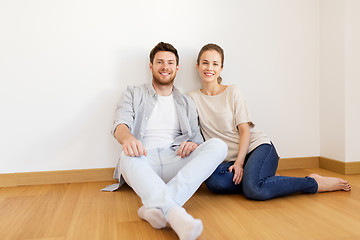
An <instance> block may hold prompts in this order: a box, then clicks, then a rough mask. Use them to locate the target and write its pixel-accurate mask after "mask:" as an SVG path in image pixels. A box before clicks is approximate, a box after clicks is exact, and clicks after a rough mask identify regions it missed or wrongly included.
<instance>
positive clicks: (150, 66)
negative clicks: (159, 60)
mask: <svg viewBox="0 0 360 240" xmlns="http://www.w3.org/2000/svg"><path fill="white" fill-rule="evenodd" d="M149 68H150V71H152V63H149Z"/></svg>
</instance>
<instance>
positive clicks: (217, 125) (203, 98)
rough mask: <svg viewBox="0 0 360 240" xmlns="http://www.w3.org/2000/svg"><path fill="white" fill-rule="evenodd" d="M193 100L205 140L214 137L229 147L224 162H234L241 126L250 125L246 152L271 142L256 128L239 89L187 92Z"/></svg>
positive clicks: (234, 87)
mask: <svg viewBox="0 0 360 240" xmlns="http://www.w3.org/2000/svg"><path fill="white" fill-rule="evenodd" d="M189 96H190V97H191V98H192V99H193V100H194V102H195V104H196V107H197V110H198V113H199V118H200V129H201V131H202V134H203V136H204V138H205V140H208V139H210V138H213V137H216V138H220V139H221V140H223V141H224V142H226V144H227V145H228V148H229V150H228V155H227V157H226V159H225V161H235V160H236V157H237V154H238V148H239V138H240V135H239V131H238V129H237V126H238V125H239V124H241V123H246V122H247V123H250V126H251V128H250V146H249V149H248V153H249V152H251V151H252V150H254V149H255V148H256V147H257V146H259V145H260V144H263V143H268V144H270V143H271V142H270V139H269V137H268V136H267V135H265V134H264V133H263V132H261V131H258V130H256V129H255V127H254V125H253V123H252V120H251V116H250V114H249V111H248V108H247V104H246V100H245V98H244V96H243V95H242V93H241V91H240V89H239V88H238V87H236V86H235V85H229V86H228V87H227V88H226V89H225V91H224V92H222V93H220V94H218V95H215V96H208V95H205V94H203V93H202V92H201V91H200V90H196V91H193V92H190V93H189Z"/></svg>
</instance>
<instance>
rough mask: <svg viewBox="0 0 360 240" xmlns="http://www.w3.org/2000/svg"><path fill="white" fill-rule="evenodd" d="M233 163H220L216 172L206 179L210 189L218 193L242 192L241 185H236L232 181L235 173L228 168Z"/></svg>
mask: <svg viewBox="0 0 360 240" xmlns="http://www.w3.org/2000/svg"><path fill="white" fill-rule="evenodd" d="M232 164H233V162H226V163H222V164H220V165H219V166H218V167H217V168H216V170H215V171H214V173H213V174H212V175H211V176H210V177H209V178H208V179H207V180H206V181H205V185H206V187H207V188H208V189H209V190H210V191H212V192H214V193H218V194H226V193H239V192H241V187H240V185H235V184H234V183H233V181H232V179H233V176H234V175H233V173H231V172H229V171H228V168H229V167H230V166H231V165H232Z"/></svg>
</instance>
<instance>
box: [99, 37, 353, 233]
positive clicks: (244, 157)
mask: <svg viewBox="0 0 360 240" xmlns="http://www.w3.org/2000/svg"><path fill="white" fill-rule="evenodd" d="M223 62H224V52H223V49H222V48H221V47H219V46H218V45H216V44H207V45H205V46H204V47H203V48H202V49H201V50H200V52H199V54H198V58H197V64H196V67H197V70H198V72H199V75H200V79H201V83H202V89H199V90H196V91H193V92H191V93H189V96H190V97H189V96H186V95H184V94H182V93H181V92H180V91H179V90H178V89H177V88H175V86H174V79H175V76H176V73H177V71H178V70H179V56H178V53H177V50H176V49H175V48H174V47H173V46H172V45H171V44H168V43H163V42H160V43H159V44H157V45H156V46H155V47H154V48H153V49H152V51H151V52H150V63H149V66H150V70H151V72H152V76H153V79H152V83H151V84H145V85H142V86H137V87H128V88H127V89H126V90H125V92H124V93H123V95H122V99H121V102H120V103H119V105H118V108H117V110H116V116H115V121H114V128H113V132H112V133H113V135H114V137H115V138H116V139H117V140H118V141H119V143H120V144H121V145H122V148H123V151H122V153H121V157H120V161H119V164H118V166H117V167H116V170H115V173H114V176H115V178H116V179H117V180H119V183H118V184H115V185H111V186H109V187H107V188H105V189H104V190H108V191H112V190H116V189H118V188H119V187H120V186H121V185H122V184H123V183H124V181H125V182H126V183H127V184H128V185H129V186H130V187H131V188H132V189H133V190H134V191H135V192H136V194H137V195H138V196H139V197H140V198H141V200H142V203H143V206H142V207H140V208H139V210H138V215H139V216H140V218H142V219H144V220H146V221H148V222H149V223H150V224H151V226H152V227H154V228H156V229H161V228H164V227H166V225H167V224H168V223H169V224H170V226H171V227H172V228H173V229H174V231H175V232H176V233H177V235H178V236H179V238H180V239H181V240H190V239H196V238H198V237H199V236H200V234H201V232H202V230H203V225H202V222H201V220H199V219H195V218H193V217H192V216H191V215H190V214H188V213H187V212H186V211H185V209H184V208H183V207H182V206H183V205H184V204H185V202H186V201H187V200H189V198H190V197H191V196H192V195H193V194H194V193H195V191H196V190H197V189H198V188H199V186H200V185H201V184H202V183H203V182H204V181H205V184H206V186H207V188H208V189H209V190H211V191H212V192H214V193H243V194H244V195H245V196H246V197H247V198H249V199H254V200H267V199H271V198H275V197H280V196H285V195H289V194H293V193H298V192H302V193H317V192H325V191H336V190H344V191H350V185H349V183H348V182H347V181H345V180H343V179H340V178H331V177H323V176H320V175H318V174H310V175H309V176H306V177H303V178H299V177H285V176H279V175H276V174H275V173H276V170H277V166H278V160H279V157H278V154H277V152H276V150H275V147H274V145H273V143H272V142H271V140H270V139H269V137H268V136H267V135H265V134H264V133H263V132H261V131H259V130H256V129H255V125H254V124H253V122H252V119H251V117H250V115H249V112H248V108H247V105H246V101H245V98H244V96H243V95H242V93H241V91H240V90H239V88H238V87H236V86H234V85H223V84H221V80H222V79H221V77H220V73H221V71H222V69H223ZM198 121H199V122H198ZM199 125H200V126H199ZM200 130H201V132H200ZM203 137H204V138H205V140H206V141H205V142H204V140H203Z"/></svg>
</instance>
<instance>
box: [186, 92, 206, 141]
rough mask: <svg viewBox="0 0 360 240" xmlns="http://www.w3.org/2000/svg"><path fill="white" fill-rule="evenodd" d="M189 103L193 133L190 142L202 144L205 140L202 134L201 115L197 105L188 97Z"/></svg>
mask: <svg viewBox="0 0 360 240" xmlns="http://www.w3.org/2000/svg"><path fill="white" fill-rule="evenodd" d="M188 103H189V121H190V127H191V133H192V134H191V139H190V141H191V142H194V143H197V144H201V143H203V142H204V138H203V136H202V134H201V132H200V127H199V115H198V113H197V110H196V105H195V103H194V102H193V100H192V99H191V98H190V97H188Z"/></svg>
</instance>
